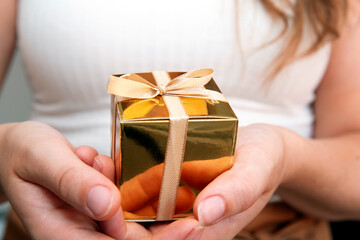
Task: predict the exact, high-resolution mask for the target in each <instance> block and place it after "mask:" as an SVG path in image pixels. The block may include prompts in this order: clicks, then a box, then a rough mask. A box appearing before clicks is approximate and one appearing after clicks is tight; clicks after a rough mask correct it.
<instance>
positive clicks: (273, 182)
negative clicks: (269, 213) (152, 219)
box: [0, 0, 360, 240]
mask: <svg viewBox="0 0 360 240" xmlns="http://www.w3.org/2000/svg"><path fill="white" fill-rule="evenodd" d="M15 9H16V4H15V2H14V1H12V0H3V1H1V2H0V41H1V42H0V63H1V64H0V77H1V78H0V81H1V79H3V76H4V74H5V72H6V67H7V65H8V63H9V61H10V57H11V53H12V50H13V48H14V41H15V17H14V13H15ZM355 15H356V16H357V15H358V12H356V13H355ZM359 42H360V26H359V24H355V23H354V22H351V21H349V24H348V26H347V27H346V28H345V29H344V30H343V34H342V35H341V37H340V39H338V40H336V41H335V42H334V43H333V49H332V54H331V60H330V63H329V66H328V69H327V71H326V74H325V75H324V78H323V80H322V82H321V85H320V86H319V88H318V89H317V92H316V101H315V104H314V112H315V116H316V123H315V132H314V138H313V139H304V138H302V137H300V136H299V135H297V134H295V133H293V132H291V131H290V130H288V129H284V128H280V127H276V126H270V125H264V124H256V125H251V126H248V127H244V128H240V129H239V134H238V138H237V146H236V153H235V162H234V166H233V167H232V168H231V169H230V170H228V171H226V172H224V173H223V174H221V175H220V176H218V177H217V178H215V179H214V180H213V181H212V182H211V183H210V184H209V185H208V186H207V187H206V188H205V189H204V190H202V192H201V193H200V194H199V195H198V196H197V198H196V200H195V202H194V206H193V207H194V212H195V217H193V218H190V217H189V218H186V219H183V220H179V221H176V222H173V223H171V224H158V225H152V226H150V227H149V228H144V227H143V226H141V225H139V224H136V223H125V222H124V220H123V215H122V209H121V199H120V195H119V193H118V190H117V188H116V187H115V186H114V184H113V183H112V180H113V165H112V163H111V160H110V159H109V157H106V156H100V155H98V154H97V152H96V150H95V149H93V148H91V147H88V146H81V147H78V148H75V147H74V146H72V145H71V144H70V143H69V142H68V141H67V140H66V139H65V138H64V137H63V136H62V135H61V134H60V133H59V132H57V131H56V130H54V129H52V128H51V127H49V126H47V125H45V124H42V123H38V122H25V123H8V124H2V125H1V126H0V149H1V151H0V173H1V174H0V182H1V189H2V191H3V193H4V194H5V196H6V197H7V199H8V200H9V201H10V202H11V204H12V206H13V208H14V210H15V211H16V213H17V214H18V215H19V217H20V218H21V220H22V222H23V223H24V225H25V227H26V228H27V230H28V231H29V232H30V234H31V235H32V237H33V238H34V239H89V240H91V239H206V240H209V239H210V240H212V239H231V238H232V237H233V236H234V235H235V234H236V233H237V232H239V231H240V230H241V229H242V228H244V227H245V226H247V225H248V224H249V222H251V220H252V219H253V218H254V217H255V216H257V215H258V214H259V212H260V211H261V210H262V209H263V207H264V206H265V205H266V203H267V202H268V200H269V199H270V197H271V196H272V194H273V193H274V192H275V191H276V192H277V193H278V194H279V195H280V196H281V197H282V198H283V199H284V201H286V202H287V203H289V204H290V205H292V206H293V207H295V208H297V209H298V210H299V211H302V212H304V213H308V214H310V215H312V216H315V217H320V218H324V219H332V220H340V219H360V204H359V203H360V189H359V188H358V183H359V182H360V175H359V174H358V173H359V171H360V160H359V159H360V158H359V156H360V105H359V104H358V103H359V102H360V94H359V91H360V81H358V80H359V78H360V68H359V66H360V54H359V52H360V45H359V44H358V43H359ZM95 186H103V187H105V188H107V189H108V190H109V191H110V192H111V195H110V197H109V198H108V199H103V201H104V202H105V203H106V204H108V205H107V206H109V207H108V208H107V209H103V211H102V212H98V213H97V214H94V213H93V212H92V211H90V209H89V207H88V200H87V197H88V194H89V191H90V190H91V189H92V188H93V187H95ZM24 196H26V197H24ZM221 202H223V203H221ZM207 203H212V204H213V205H215V207H213V208H211V209H212V211H208V210H207V206H206V204H207ZM214 203H216V204H214ZM29 206H30V207H29ZM209 207H211V206H209ZM221 210H223V211H221ZM94 220H98V221H100V227H99V225H98V224H96V222H95V221H94ZM49 223H51V224H49ZM100 228H101V230H102V231H99V230H100Z"/></svg>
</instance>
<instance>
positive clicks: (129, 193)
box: [112, 72, 238, 222]
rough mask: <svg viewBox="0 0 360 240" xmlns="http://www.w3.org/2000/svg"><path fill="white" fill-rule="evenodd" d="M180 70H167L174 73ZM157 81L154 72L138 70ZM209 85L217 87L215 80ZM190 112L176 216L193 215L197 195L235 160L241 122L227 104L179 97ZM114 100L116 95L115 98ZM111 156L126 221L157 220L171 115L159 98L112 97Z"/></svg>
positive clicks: (213, 88) (172, 75) (149, 78)
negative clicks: (121, 99) (237, 134)
mask: <svg viewBox="0 0 360 240" xmlns="http://www.w3.org/2000/svg"><path fill="white" fill-rule="evenodd" d="M180 74H182V73H180V72H169V75H170V77H171V78H172V79H173V78H174V77H176V76H178V75H180ZM138 75H140V76H142V77H144V78H146V79H147V80H148V81H150V82H153V83H154V79H153V76H152V74H151V73H138ZM205 87H206V88H207V89H211V90H216V91H219V89H218V87H217V85H216V84H215V82H214V80H211V81H210V82H209V83H208V84H207V85H206V86H205ZM180 99H181V101H182V103H183V105H184V108H185V110H186V112H187V114H188V116H189V120H188V129H187V139H186V146H185V153H184V161H183V165H182V172H181V181H180V187H179V189H178V194H177V200H176V209H175V216H174V219H178V218H182V217H186V216H189V215H191V214H192V205H193V202H194V200H195V197H196V194H197V193H198V192H199V191H200V190H201V189H203V188H204V187H205V186H206V185H207V184H208V183H209V182H211V181H212V180H213V179H214V178H216V177H217V176H218V175H219V174H221V173H222V172H224V171H226V170H228V169H229V168H230V167H231V166H232V164H233V156H234V148H235V141H236V132H237V126H238V120H237V118H236V116H235V114H234V113H233V111H232V109H231V108H230V106H229V104H228V103H226V102H218V103H213V102H211V101H210V100H207V99H201V98H186V97H181V98H180ZM113 100H114V98H113ZM112 111H113V119H112V121H113V143H112V155H113V159H114V161H115V166H116V184H117V185H118V186H119V188H120V193H121V197H122V208H123V210H124V216H125V218H126V220H128V221H138V222H144V221H145V222H151V221H155V218H156V212H157V203H158V196H159V192H160V186H161V180H162V179H161V178H162V170H163V163H164V155H165V149H166V144H167V137H168V127H169V114H168V111H167V109H166V107H165V105H164V103H163V101H162V97H161V96H158V97H155V98H152V99H146V100H127V101H121V102H115V101H113V107H112Z"/></svg>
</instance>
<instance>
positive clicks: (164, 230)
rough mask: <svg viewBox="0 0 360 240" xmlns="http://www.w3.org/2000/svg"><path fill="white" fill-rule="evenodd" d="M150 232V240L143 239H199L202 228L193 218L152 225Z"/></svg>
mask: <svg viewBox="0 0 360 240" xmlns="http://www.w3.org/2000/svg"><path fill="white" fill-rule="evenodd" d="M150 231H152V232H153V236H152V238H149V237H146V238H143V240H145V239H156V240H168V239H172V240H177V239H179V240H180V239H181V240H183V239H188V240H192V239H200V237H201V234H202V231H203V228H202V227H201V226H200V224H199V222H198V221H196V220H195V219H194V218H191V217H189V218H185V219H182V220H178V221H175V222H172V223H171V224H168V225H164V224H160V225H154V226H152V227H150Z"/></svg>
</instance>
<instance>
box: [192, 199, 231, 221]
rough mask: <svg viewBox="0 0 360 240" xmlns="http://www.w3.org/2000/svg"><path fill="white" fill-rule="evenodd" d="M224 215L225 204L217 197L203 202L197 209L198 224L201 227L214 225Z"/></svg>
mask: <svg viewBox="0 0 360 240" xmlns="http://www.w3.org/2000/svg"><path fill="white" fill-rule="evenodd" d="M224 213H225V202H224V200H223V199H222V198H221V197H219V196H214V197H210V198H207V199H205V200H203V201H202V202H201V203H200V204H199V207H198V216H199V222H200V224H201V225H202V226H209V225H212V224H214V223H216V222H217V221H218V220H219V219H220V218H221V217H222V216H223V215H224Z"/></svg>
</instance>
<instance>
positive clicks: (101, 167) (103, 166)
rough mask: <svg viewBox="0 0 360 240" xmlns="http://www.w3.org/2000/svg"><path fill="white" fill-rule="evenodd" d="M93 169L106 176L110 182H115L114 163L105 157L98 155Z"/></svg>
mask: <svg viewBox="0 0 360 240" xmlns="http://www.w3.org/2000/svg"><path fill="white" fill-rule="evenodd" d="M92 166H93V168H95V169H96V170H98V171H99V172H101V173H102V174H103V175H105V176H106V177H107V178H108V179H110V181H112V182H114V181H115V165H114V161H113V160H112V159H111V158H110V157H108V156H105V155H97V156H96V157H95V158H94V163H93V165H92Z"/></svg>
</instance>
